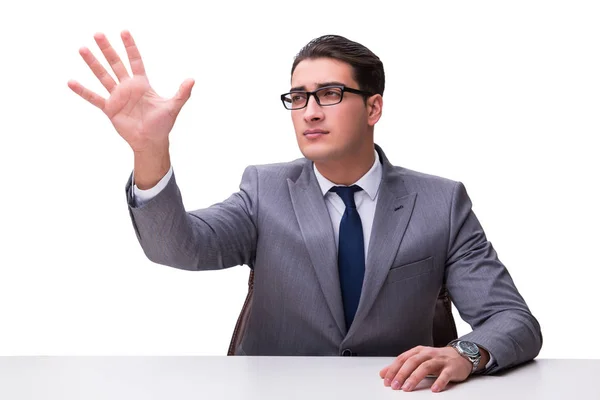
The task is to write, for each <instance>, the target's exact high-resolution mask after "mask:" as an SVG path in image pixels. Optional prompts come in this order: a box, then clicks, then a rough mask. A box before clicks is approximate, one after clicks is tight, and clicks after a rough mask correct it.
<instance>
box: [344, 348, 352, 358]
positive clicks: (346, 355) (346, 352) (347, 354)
mask: <svg viewBox="0 0 600 400" xmlns="http://www.w3.org/2000/svg"><path fill="white" fill-rule="evenodd" d="M342 356H344V357H349V356H352V350H350V349H344V351H342Z"/></svg>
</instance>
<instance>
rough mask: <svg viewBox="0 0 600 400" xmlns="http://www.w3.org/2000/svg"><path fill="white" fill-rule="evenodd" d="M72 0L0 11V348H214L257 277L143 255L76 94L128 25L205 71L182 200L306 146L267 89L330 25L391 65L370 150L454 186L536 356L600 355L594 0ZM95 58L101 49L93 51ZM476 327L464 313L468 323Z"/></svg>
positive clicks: (187, 134)
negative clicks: (74, 87) (528, 327)
mask: <svg viewBox="0 0 600 400" xmlns="http://www.w3.org/2000/svg"><path fill="white" fill-rule="evenodd" d="M198 3H199V2H189V1H180V0H171V1H168V2H165V1H147V0H146V1H141V0H140V1H137V0H136V1H123V0H109V1H103V2H92V1H87V0H86V1H66V0H58V1H54V2H42V1H40V0H36V1H33V2H11V3H10V5H9V6H6V5H3V6H2V9H1V10H0V40H1V44H2V51H1V53H0V60H1V61H0V69H1V73H0V78H1V79H2V86H1V88H2V96H0V105H1V107H0V113H1V121H2V125H1V128H0V129H1V133H2V135H1V136H0V138H1V142H0V149H1V157H0V167H1V170H0V171H1V175H0V187H1V189H0V190H1V196H0V202H1V207H0V217H1V218H0V226H1V238H0V249H1V250H0V354H3V355H13V354H20V355H26V354H44V355H46V354H47V355H62V354H69V355H78V354H102V355H112V354H123V355H142V354H144V355H145V354H148V355H149V354H193V355H219V354H225V353H226V351H227V347H228V344H229V340H230V335H231V332H232V330H233V327H234V324H235V321H236V318H237V315H238V312H239V310H240V308H241V306H242V303H243V300H244V297H245V295H246V280H247V275H248V269H247V268H246V267H236V268H231V269H228V270H224V271H214V272H186V271H180V270H176V269H173V268H169V267H165V266H160V265H156V264H153V263H151V262H150V261H148V260H147V259H146V258H145V256H144V254H143V252H142V250H141V248H140V246H139V245H138V242H137V239H136V237H135V234H134V231H133V228H132V225H131V222H130V220H129V215H128V211H127V206H126V202H125V190H124V187H125V183H126V179H127V177H128V175H129V173H130V171H131V168H132V161H133V156H132V153H131V150H130V149H129V147H128V145H127V144H126V143H125V142H124V141H123V140H122V139H121V138H120V137H119V136H118V134H117V133H116V132H115V131H114V129H113V128H112V125H111V124H110V122H109V121H108V119H107V118H106V116H105V115H104V114H103V113H102V112H101V111H99V110H98V109H96V108H95V107H93V106H92V105H90V104H88V103H86V102H85V101H83V100H82V99H80V98H79V97H78V96H76V95H75V94H74V93H72V92H71V91H70V90H69V89H68V87H67V81H68V80H69V79H77V80H79V81H80V82H82V83H83V84H84V85H87V86H88V87H90V88H92V89H94V90H96V91H98V92H99V93H102V94H103V95H106V92H105V91H104V89H103V88H102V87H101V86H100V84H99V82H98V81H97V80H96V78H95V77H94V76H93V75H92V73H91V71H89V69H88V68H87V66H86V65H85V63H84V62H83V60H82V59H81V57H80V56H79V54H78V49H79V48H80V47H81V46H88V47H90V48H91V49H92V51H93V52H94V54H96V55H97V56H98V57H100V56H101V53H100V52H99V50H98V48H97V47H96V45H95V43H94V40H93V34H94V33H95V32H104V33H106V34H107V36H108V38H109V40H111V42H112V43H113V45H114V46H115V47H116V48H117V50H118V52H119V53H120V54H122V56H123V57H125V52H124V48H123V45H122V43H121V41H120V37H119V33H120V31H121V30H123V29H129V30H130V31H131V32H132V33H133V35H134V38H135V40H136V41H137V43H138V46H139V48H140V51H141V53H142V56H143V58H144V60H145V64H146V70H147V72H148V75H149V77H150V81H151V84H152V85H153V86H154V87H155V89H156V90H157V91H158V93H159V94H162V95H164V96H171V95H172V94H174V93H175V91H176V90H177V88H178V86H179V84H180V83H181V82H182V81H183V80H184V79H185V78H188V77H193V78H195V79H196V86H195V87H194V90H193V92H192V97H191V99H190V101H189V102H188V103H187V104H186V106H185V107H184V109H183V111H182V113H181V114H180V116H179V119H178V121H177V123H176V124H175V127H174V130H173V131H172V135H171V142H172V161H173V164H174V168H175V172H176V174H177V179H178V182H179V185H180V188H181V190H182V193H183V196H184V201H185V205H186V207H187V208H188V209H194V208H201V207H207V206H209V205H211V204H214V203H216V202H219V201H221V200H223V199H225V198H227V197H228V196H229V195H230V194H231V193H232V192H234V191H236V190H237V188H238V185H239V182H240V178H241V175H242V172H243V170H244V167H245V166H247V165H249V164H262V163H270V162H279V161H286V160H292V159H295V158H298V157H300V156H301V154H300V152H299V150H298V148H297V145H296V141H295V138H294V134H293V128H292V123H291V119H290V116H289V113H288V112H287V111H286V110H284V108H283V107H282V105H281V103H280V101H279V94H281V93H283V92H284V91H286V90H287V89H288V88H289V78H290V75H289V74H290V68H291V64H292V61H293V57H294V55H295V54H296V53H297V51H298V50H299V49H300V48H301V47H302V46H303V45H304V44H305V43H306V42H308V41H309V40H310V39H312V38H314V37H317V36H320V35H322V34H327V33H336V34H341V35H344V36H346V37H348V38H349V39H352V40H355V41H358V42H360V43H362V44H364V45H365V46H367V47H368V48H370V49H371V50H372V51H373V52H375V53H376V54H377V55H378V56H379V57H380V58H381V59H382V60H383V62H384V67H385V71H386V78H387V82H386V91H385V95H384V113H383V117H382V119H381V121H380V122H379V124H378V125H377V127H376V131H375V137H376V142H377V143H378V144H380V145H381V146H382V147H383V149H384V150H385V151H386V153H387V155H388V157H389V159H390V160H391V161H392V162H393V163H394V164H396V165H401V166H404V167H407V168H411V169H415V170H419V171H422V172H426V173H430V174H435V175H441V176H444V177H447V178H450V179H454V180H460V181H462V182H463V183H464V184H465V185H466V187H467V190H468V193H469V195H470V196H471V199H472V201H473V204H474V211H475V213H476V214H477V216H478V217H479V219H480V221H481V223H482V225H483V227H484V229H485V231H486V233H487V236H488V239H489V240H490V241H491V242H492V243H493V245H494V247H495V248H496V250H497V251H498V254H499V256H500V259H501V261H503V262H504V263H505V265H506V266H507V267H508V269H509V271H510V273H511V275H512V277H513V278H514V280H515V282H516V284H517V287H518V289H519V290H520V292H521V294H522V295H523V296H524V297H525V300H526V301H527V303H528V304H529V306H530V308H531V310H532V312H533V314H534V315H535V316H536V317H537V318H538V320H539V321H540V323H541V326H542V330H543V334H544V347H543V349H542V352H541V354H540V357H544V358H600V349H599V348H598V346H596V345H595V344H596V343H597V338H598V329H599V328H600V325H599V323H598V316H599V312H598V299H599V297H598V294H597V293H598V290H599V289H598V287H599V286H598V284H599V280H600V272H599V267H600V261H599V254H598V248H599V239H600V235H599V233H598V226H599V225H600V212H599V211H598V210H599V204H600V202H599V198H598V197H599V193H600V191H599V189H598V182H599V179H598V177H597V175H598V171H600V168H599V161H598V153H599V151H598V150H599V148H598V145H597V139H598V135H599V133H600V118H599V110H600V79H599V75H600V55H599V54H600V24H599V23H598V21H600V6H599V3H598V2H595V1H587V2H585V1H547V0H546V1H522V0H520V1H503V2H482V1H452V2H448V1H439V2H431V1H419V2H410V3H408V2H398V4H397V5H392V2H380V1H373V0H370V1H360V2H350V1H339V2H333V1H327V2H325V1H307V0H303V1H279V2H277V3H275V2H273V4H267V3H266V2H253V3H249V2H242V1H233V2H216V1H213V2H205V4H203V5H200V4H198ZM103 61H104V63H105V65H106V62H105V60H103ZM468 331H469V327H468V325H466V324H464V323H460V324H459V334H463V333H466V332H468Z"/></svg>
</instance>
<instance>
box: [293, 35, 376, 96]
mask: <svg viewBox="0 0 600 400" xmlns="http://www.w3.org/2000/svg"><path fill="white" fill-rule="evenodd" d="M323 57H326V58H334V59H336V60H340V61H344V62H346V63H348V64H350V66H351V67H352V71H353V78H354V80H355V81H356V82H357V83H358V86H359V87H358V89H360V90H364V91H367V92H371V93H374V94H380V95H383V89H384V88H385V74H384V72H383V63H382V62H381V60H380V59H379V57H377V56H376V55H375V54H374V53H373V52H372V51H371V50H369V49H367V48H366V47H365V46H363V45H362V44H360V43H356V42H353V41H352V40H349V39H346V38H345V37H343V36H338V35H324V36H321V37H318V38H316V39H313V40H311V41H310V42H308V44H307V45H306V46H304V47H303V48H302V49H301V50H300V52H299V53H298V54H297V55H296V57H295V58H294V64H293V65H292V74H294V70H295V69H296V67H297V66H298V64H299V63H300V61H303V60H306V59H310V58H323Z"/></svg>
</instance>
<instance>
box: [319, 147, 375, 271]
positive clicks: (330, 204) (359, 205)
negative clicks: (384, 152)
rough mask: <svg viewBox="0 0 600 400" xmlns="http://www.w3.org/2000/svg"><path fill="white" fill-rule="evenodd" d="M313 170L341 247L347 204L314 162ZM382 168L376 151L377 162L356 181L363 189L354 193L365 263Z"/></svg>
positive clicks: (333, 184)
mask: <svg viewBox="0 0 600 400" xmlns="http://www.w3.org/2000/svg"><path fill="white" fill-rule="evenodd" d="M313 170H314V171H315V175H316V176H317V182H319V186H320V187H321V192H322V193H323V196H325V205H326V206H327V211H329V218H331V224H332V225H333V232H334V234H335V245H336V247H339V240H340V223H341V222H342V217H343V216H344V211H345V210H346V206H345V205H344V201H343V200H342V198H341V197H340V196H339V195H338V194H337V193H333V192H330V191H329V189H331V188H332V187H334V186H338V185H336V184H335V183H333V182H331V181H330V180H329V179H327V178H325V177H324V176H323V175H321V173H320V172H319V170H318V169H317V167H316V166H315V165H314V164H313ZM382 170H383V168H382V165H381V162H380V161H379V154H377V151H376V152H375V162H374V163H373V166H372V167H371V169H370V170H369V171H368V172H367V173H366V174H364V175H363V176H362V178H360V179H359V180H358V181H356V183H354V185H358V186H360V187H361V188H362V189H363V190H361V191H360V192H356V193H354V202H355V203H356V210H357V211H358V215H360V222H361V224H362V229H363V238H364V241H365V263H366V262H367V254H368V251H369V241H370V240H371V230H372V228H373V219H374V218H375V206H376V205H377V198H378V194H379V184H380V183H381V175H382ZM350 186H352V185H350Z"/></svg>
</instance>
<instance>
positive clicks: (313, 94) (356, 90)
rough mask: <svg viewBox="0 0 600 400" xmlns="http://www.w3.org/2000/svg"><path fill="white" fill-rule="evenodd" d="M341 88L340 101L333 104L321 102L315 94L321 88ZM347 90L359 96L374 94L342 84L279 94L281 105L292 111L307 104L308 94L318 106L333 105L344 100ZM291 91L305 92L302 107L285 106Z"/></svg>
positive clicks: (300, 108)
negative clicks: (304, 100)
mask: <svg viewBox="0 0 600 400" xmlns="http://www.w3.org/2000/svg"><path fill="white" fill-rule="evenodd" d="M333 88H336V89H341V91H342V94H341V96H340V101H338V102H337V103H333V104H321V102H320V100H319V97H318V96H317V95H316V94H317V92H320V91H321V90H323V89H333ZM345 92H348V93H354V94H359V95H361V96H364V97H365V98H366V97H371V96H373V95H374V93H371V92H365V91H364V90H358V89H353V88H349V87H346V86H344V85H329V86H323V87H320V88H318V89H317V90H314V91H312V92H309V91H306V90H294V91H293V92H288V93H284V94H282V95H281V102H282V103H283V106H284V107H285V109H286V110H290V111H294V110H302V109H303V108H306V106H308V101H309V100H310V96H313V97H314V99H315V101H316V102H317V104H318V105H319V106H320V107H329V106H335V105H337V104H340V103H341V102H342V100H344V93H345ZM292 93H305V94H306V103H305V104H304V105H303V106H302V107H297V108H287V106H286V104H289V103H287V102H286V101H285V98H286V96H289V95H291V94H292Z"/></svg>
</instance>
